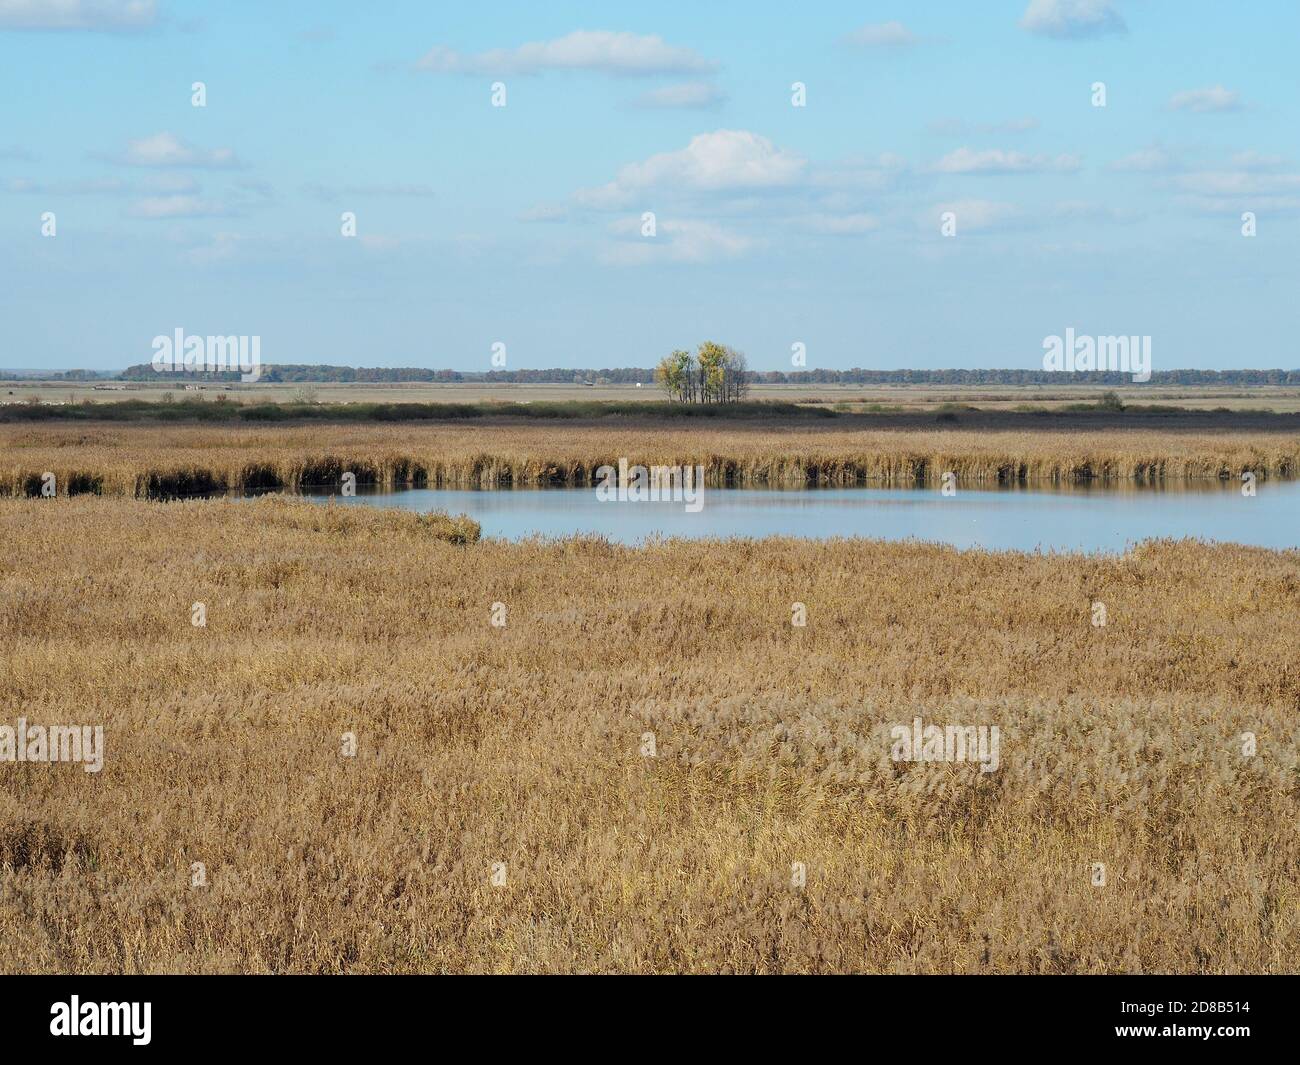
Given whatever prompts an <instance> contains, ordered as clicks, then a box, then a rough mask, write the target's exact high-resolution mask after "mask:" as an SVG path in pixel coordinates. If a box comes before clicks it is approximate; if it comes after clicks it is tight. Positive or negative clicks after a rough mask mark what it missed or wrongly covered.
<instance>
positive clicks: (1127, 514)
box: [305, 482, 1300, 552]
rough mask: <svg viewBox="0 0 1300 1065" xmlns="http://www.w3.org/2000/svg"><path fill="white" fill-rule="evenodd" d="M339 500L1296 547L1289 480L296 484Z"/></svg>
mask: <svg viewBox="0 0 1300 1065" xmlns="http://www.w3.org/2000/svg"><path fill="white" fill-rule="evenodd" d="M305 495H307V497H308V498H311V499H315V500H321V501H324V500H326V499H331V498H332V499H334V500H335V501H336V502H337V503H339V504H342V505H346V506H364V507H373V506H379V507H401V508H403V509H407V510H417V511H429V510H445V511H447V512H448V513H451V514H468V515H470V516H471V517H472V518H474V520H475V521H477V522H479V523H480V524H481V525H482V527H483V535H484V536H485V537H499V538H503V539H507V540H517V539H521V538H524V537H527V536H530V535H533V534H540V535H542V536H547V537H561V536H569V535H572V534H574V533H583V534H596V535H600V536H604V537H607V538H608V539H610V540H612V541H615V542H621V543H638V542H640V541H643V540H644V539H645V538H647V537H650V536H678V537H688V538H701V537H763V536H797V537H805V538H811V539H826V538H829V537H838V536H860V537H869V538H872V539H882V540H905V539H917V540H930V541H937V542H941V543H946V544H952V545H954V546H956V547H982V548H988V549H991V550H1034V549H1035V548H1041V549H1042V550H1044V551H1087V552H1092V551H1108V552H1116V551H1123V550H1124V549H1125V547H1126V546H1127V545H1129V544H1133V543H1136V542H1138V541H1140V540H1146V539H1150V538H1153V537H1176V538H1180V537H1198V538H1201V539H1206V540H1223V541H1233V542H1236V543H1242V544H1253V545H1258V546H1261V547H1274V548H1287V547H1297V546H1300V482H1261V483H1260V484H1259V485H1258V487H1257V490H1256V495H1254V496H1253V497H1249V496H1244V495H1243V494H1242V489H1241V486H1240V485H1239V484H1234V483H1227V484H1207V485H1201V486H1199V487H1193V488H1187V487H1183V486H1179V487H1178V488H1177V489H1174V488H1169V487H1138V486H1133V485H1127V486H1124V487H1122V488H1118V487H1071V488H1048V487H1044V488H1033V489H1026V488H1002V489H996V490H984V491H979V490H973V489H968V488H958V489H957V491H956V493H955V494H953V495H950V496H945V495H943V494H942V493H941V491H940V490H939V489H938V488H937V487H936V488H820V489H803V490H781V489H754V488H706V489H705V490H704V493H703V506H702V507H701V508H700V509H699V511H698V512H696V513H690V512H688V511H687V509H686V504H685V503H682V502H653V503H652V502H630V501H624V502H617V501H612V500H609V501H601V500H598V499H597V498H596V492H595V489H594V488H547V489H502V490H496V491H490V490H489V491H464V490H452V489H409V490H404V491H397V492H365V491H364V490H359V492H358V494H357V495H356V496H354V497H342V496H337V495H329V494H323V493H311V492H308V493H305Z"/></svg>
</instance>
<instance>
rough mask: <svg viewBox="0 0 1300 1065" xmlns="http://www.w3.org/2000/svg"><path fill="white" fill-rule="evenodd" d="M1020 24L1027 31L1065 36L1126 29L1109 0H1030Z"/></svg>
mask: <svg viewBox="0 0 1300 1065" xmlns="http://www.w3.org/2000/svg"><path fill="white" fill-rule="evenodd" d="M1020 26H1021V28H1022V29H1026V30H1028V31H1029V32H1030V33H1038V34H1042V35H1043V36H1046V37H1058V38H1061V39H1066V40H1071V39H1078V38H1083V37H1100V36H1102V35H1103V34H1107V33H1125V32H1126V31H1127V30H1128V27H1127V26H1126V25H1125V24H1124V19H1123V18H1122V17H1121V16H1120V13H1119V12H1118V11H1116V10H1115V7H1114V5H1113V4H1112V3H1111V2H1110V0H1029V6H1028V7H1027V8H1025V13H1024V15H1023V16H1022V17H1021V19H1020Z"/></svg>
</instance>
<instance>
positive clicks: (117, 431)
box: [0, 420, 1300, 498]
mask: <svg viewBox="0 0 1300 1065" xmlns="http://www.w3.org/2000/svg"><path fill="white" fill-rule="evenodd" d="M621 457H626V458H627V459H628V460H629V461H630V462H632V463H638V462H639V463H642V464H646V465H650V464H662V465H690V466H695V465H703V466H704V468H705V476H706V480H707V482H708V483H709V484H714V485H717V484H734V485H806V484H868V483H873V484H887V485H907V484H918V483H920V484H927V483H934V482H937V481H938V480H939V478H940V477H941V476H942V474H943V473H944V472H946V471H952V472H954V473H955V474H956V475H957V479H958V481H959V482H961V483H964V484H971V485H976V484H995V483H1007V482H1024V483H1032V482H1051V483H1062V482H1065V483H1073V482H1080V481H1089V480H1094V479H1100V480H1109V481H1115V482H1121V483H1122V482H1159V481H1188V480H1215V479H1233V480H1236V479H1239V477H1240V474H1241V473H1242V471H1244V470H1251V471H1253V472H1254V473H1255V474H1256V475H1257V476H1258V477H1260V478H1261V479H1263V478H1267V477H1286V476H1293V475H1294V474H1295V473H1296V472H1297V471H1298V470H1300V437H1297V436H1296V435H1295V434H1291V433H1268V432H1257V433H1242V432H1233V433H1230V434H1228V433H1223V434H1221V433H1204V432H1201V433H1179V432H1176V431H1166V432H1151V431H1131V430H1119V429H1107V430H1106V431H1104V432H1098V433H1097V434H1095V435H1090V434H1085V433H1080V432H1049V431H1035V432H1032V433H1029V432H999V431H963V430H958V429H937V428H936V429H935V430H931V431H912V430H874V431H865V430H851V429H842V428H835V429H829V428H824V427H815V428H814V427H807V426H798V425H779V426H774V425H770V424H759V425H749V424H744V425H729V426H725V427H721V428H719V427H716V426H701V425H695V424H692V425H690V426H687V427H681V426H669V427H659V426H656V425H655V424H653V423H649V424H635V423H630V422H618V421H613V420H611V421H610V423H608V424H606V423H600V424H592V423H583V424H574V423H556V424H549V423H544V424H534V425H525V426H521V425H519V424H518V423H502V424H496V425H492V424H486V423H484V424H475V425H463V424H458V425H417V424H409V423H406V424H402V425H395V426H383V425H379V426H377V425H313V426H308V427H291V428H285V427H275V428H260V427H257V428H250V427H230V426H220V427H209V426H193V425H185V426H119V425H107V424H105V425H100V426H75V427H73V426H47V425H40V426H34V425H6V426H0V495H11V496H12V495H20V496H21V495H37V494H39V491H40V478H41V475H42V474H43V473H45V472H47V471H48V472H52V473H54V474H55V476H56V480H57V484H58V485H60V486H62V487H61V488H60V492H64V491H65V490H67V489H70V490H71V491H72V492H73V493H74V494H76V493H82V492H96V493H103V494H108V495H117V496H134V497H141V498H148V497H158V496H168V495H177V494H180V495H187V494H197V493H201V492H213V491H237V492H245V491H249V490H253V489H258V488H276V487H287V488H290V489H295V490H297V489H301V488H302V487H304V486H309V485H323V486H333V485H338V484H339V483H340V479H341V475H342V473H343V472H345V471H351V472H353V473H355V474H356V475H357V478H358V481H359V483H362V484H375V485H379V486H382V487H385V488H392V487H397V486H403V485H415V486H420V487H423V486H426V485H427V486H430V487H438V486H444V487H456V488H469V487H493V486H503V485H516V486H535V485H549V484H588V483H591V481H592V480H593V478H594V475H595V471H596V469H597V468H598V467H600V466H602V465H605V464H610V465H617V463H618V460H619V459H620V458H621Z"/></svg>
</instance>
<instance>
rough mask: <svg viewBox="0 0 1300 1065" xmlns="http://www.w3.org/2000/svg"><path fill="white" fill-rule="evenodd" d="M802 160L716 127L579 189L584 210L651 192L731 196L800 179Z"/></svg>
mask: <svg viewBox="0 0 1300 1065" xmlns="http://www.w3.org/2000/svg"><path fill="white" fill-rule="evenodd" d="M806 166H807V161H806V160H805V159H804V158H803V157H802V156H799V155H796V154H794V153H793V152H788V151H785V150H784V149H782V148H778V147H777V146H776V145H774V144H773V143H772V142H771V141H770V140H768V139H767V138H766V137H762V136H759V135H758V134H757V133H750V132H748V131H746V130H732V129H720V130H717V131H715V132H713V133H701V134H698V135H697V136H695V137H692V138H691V142H690V144H688V145H687V146H686V147H685V148H683V149H681V150H679V151H675V152H661V153H660V154H658V155H652V156H650V158H648V159H646V160H645V161H644V162H640V163H629V164H628V165H627V166H624V167H622V168H620V169H619V171H618V174H617V176H616V177H615V179H614V180H613V181H611V182H609V183H608V184H606V185H601V186H599V187H597V188H591V189H582V190H580V191H579V192H578V193H577V201H578V203H579V204H581V205H582V206H584V207H597V208H609V207H619V206H625V205H626V204H627V203H629V202H630V201H631V199H632V198H634V197H635V196H636V195H638V194H642V193H644V192H646V191H647V190H650V189H664V190H670V191H678V192H697V193H698V192H730V191H753V190H758V189H775V188H782V187H786V186H790V185H793V184H795V183H797V182H798V181H800V180H801V179H802V177H803V176H804V172H805V168H806Z"/></svg>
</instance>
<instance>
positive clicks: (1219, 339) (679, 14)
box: [0, 0, 1300, 370]
mask: <svg viewBox="0 0 1300 1065" xmlns="http://www.w3.org/2000/svg"><path fill="white" fill-rule="evenodd" d="M1297 40H1300V5H1297V4H1295V3H1293V2H1291V0H1267V2H1266V0H1257V2H1253V3H1250V4H1245V5H1225V4H1222V3H1215V2H1208V0H1207V2H1200V0H1113V2H1108V0H985V2H981V3H979V4H972V3H967V2H955V0H954V2H938V0H936V2H919V3H874V2H869V3H852V4H850V3H822V4H807V5H789V4H777V3H770V4H769V3H754V2H749V3H730V2H723V3H710V4H707V5H704V4H700V3H680V4H678V3H665V2H662V0H660V2H656V3H653V4H651V3H644V4H636V3H619V4H617V5H610V4H602V5H597V4H570V3H548V4H545V5H540V4H536V3H522V2H521V3H515V2H502V0H497V2H494V3H492V4H491V5H444V4H437V5H434V4H427V3H415V2H409V3H408V2H379V3H374V4H368V5H364V6H358V5H356V4H352V3H342V2H326V0H320V2H315V3H310V4H308V3H292V2H286V3H280V4H265V3H252V2H243V0H232V2H229V3H222V4H216V3H196V2H185V0H157V2H156V3H154V2H152V0H121V2H119V0H0V99H2V100H3V101H4V103H3V105H2V109H0V240H2V241H3V248H4V254H3V256H0V319H2V320H3V323H4V341H5V343H4V349H3V351H0V366H8V367H34V368H71V367H83V368H94V369H113V368H120V367H123V366H126V365H128V364H132V363H140V362H147V361H149V358H150V357H151V354H152V350H151V347H150V343H151V341H152V338H153V337H154V336H156V335H159V334H170V333H171V332H173V331H174V330H175V329H176V328H183V329H185V330H186V331H187V332H188V333H193V334H201V335H202V334H244V335H259V336H261V338H262V357H263V359H264V361H266V362H271V363H286V362H331V363H346V364H351V365H366V366H385V365H400V366H436V367H449V368H454V369H460V370H485V369H489V368H491V367H490V357H491V352H492V345H493V344H494V343H496V342H501V343H504V344H505V345H506V350H507V366H508V367H509V368H525V367H550V366H574V367H601V366H632V365H651V364H653V363H654V362H655V361H657V359H658V358H659V357H660V356H662V355H663V354H665V353H666V352H667V351H669V350H671V349H672V348H675V347H689V346H694V345H695V344H697V343H698V342H699V341H701V340H704V339H714V340H718V341H721V342H724V343H729V344H731V345H733V346H735V347H737V348H739V349H741V350H742V351H744V352H745V353H746V354H747V356H748V358H749V362H750V365H751V366H752V367H754V368H757V369H790V368H791V366H790V350H791V345H792V344H793V343H795V342H802V343H803V344H805V345H806V348H807V356H808V365H809V367H819V366H822V367H830V368H849V367H853V366H863V367H872V368H882V369H896V368H906V367H916V368H938V367H951V366H957V367H978V366H985V367H1003V366H1010V367H1038V366H1040V365H1041V360H1042V341H1043V338H1044V337H1045V336H1048V335H1051V334H1061V333H1063V332H1064V330H1065V329H1066V328H1067V327H1070V328H1074V329H1075V330H1076V332H1078V333H1081V334H1083V333H1089V334H1094V335H1098V334H1125V335H1149V336H1151V337H1152V354H1153V364H1154V368H1155V369H1157V370H1160V369H1173V368H1178V367H1209V368H1233V367H1274V366H1281V367H1285V368H1293V367H1296V366H1297V365H1300V354H1298V353H1297V348H1296V342H1295V338H1296V336H1297V327H1298V326H1300V312H1298V311H1297V303H1298V301H1297V295H1300V293H1298V291H1297V281H1298V280H1300V266H1298V265H1297V263H1298V259H1297V255H1296V248H1297V237H1300V144H1297V140H1298V132H1300V78H1297V77H1296V75H1295V62H1294V47H1295V42H1296V41H1297ZM196 81H202V82H204V83H205V85H206V91H207V106H206V107H201V108H200V107H194V106H192V104H191V85H192V83H194V82H196ZM495 82H501V83H503V84H504V86H505V92H506V106H504V107H493V106H492V85H493V83H495ZM795 82H802V83H803V84H804V85H805V86H806V106H804V107H794V106H792V103H791V98H792V90H791V86H792V84H793V83H795ZM1095 82H1103V83H1104V84H1105V91H1106V106H1105V107H1096V106H1094V105H1093V89H1092V86H1093V84H1094V83H1095ZM647 211H649V212H653V213H654V215H655V235H654V236H653V237H646V236H642V216H643V213H644V212H647ZM945 211H951V212H952V213H953V214H954V215H955V216H956V234H955V235H954V236H944V235H942V233H941V230H940V220H941V216H942V214H943V212H945ZM1246 211H1251V212H1254V213H1255V215H1256V219H1257V222H1256V224H1257V234H1258V235H1257V236H1255V237H1253V238H1247V237H1243V236H1242V233H1241V229H1242V223H1241V215H1242V213H1243V212H1246ZM45 212H53V213H54V215H55V218H56V226H57V234H56V236H54V237H52V238H51V237H46V236H43V235H42V232H41V230H42V221H41V217H42V215H43V214H44V213H45ZM344 212H354V213H355V215H356V219H357V236H356V237H355V238H349V237H344V236H342V234H341V222H340V216H341V215H342V214H343V213H344Z"/></svg>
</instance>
